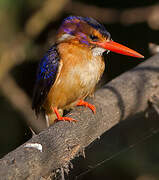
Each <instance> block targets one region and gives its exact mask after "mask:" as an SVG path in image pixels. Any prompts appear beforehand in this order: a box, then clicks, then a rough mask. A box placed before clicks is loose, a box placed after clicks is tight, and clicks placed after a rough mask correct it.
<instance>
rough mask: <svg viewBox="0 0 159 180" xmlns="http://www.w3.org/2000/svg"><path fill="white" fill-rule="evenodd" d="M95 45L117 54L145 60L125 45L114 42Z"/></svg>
mask: <svg viewBox="0 0 159 180" xmlns="http://www.w3.org/2000/svg"><path fill="white" fill-rule="evenodd" d="M93 43H94V44H97V45H98V46H100V47H102V48H104V49H107V50H110V51H112V52H116V53H119V54H123V55H127V56H133V57H137V58H144V56H143V55H141V54H139V53H138V52H136V51H134V50H132V49H130V48H128V47H126V46H124V45H121V44H119V43H116V42H114V41H112V40H110V41H107V42H93Z"/></svg>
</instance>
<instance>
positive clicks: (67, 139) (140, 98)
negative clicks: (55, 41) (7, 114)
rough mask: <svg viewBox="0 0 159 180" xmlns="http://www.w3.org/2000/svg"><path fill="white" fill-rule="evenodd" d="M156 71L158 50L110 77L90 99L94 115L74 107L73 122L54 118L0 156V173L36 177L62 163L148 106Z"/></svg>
mask: <svg viewBox="0 0 159 180" xmlns="http://www.w3.org/2000/svg"><path fill="white" fill-rule="evenodd" d="M158 72H159V54H158V55H156V56H153V57H152V58H150V59H149V60H148V61H146V62H144V63H142V64H140V65H139V66H137V67H136V68H134V69H132V70H130V71H128V72H126V73H124V74H122V75H121V76H119V77H118V78H116V79H114V80H113V81H111V82H110V83H108V84H107V85H105V86H104V87H103V88H102V89H100V90H98V91H97V92H96V95H95V97H96V98H95V100H94V101H93V100H91V101H90V102H91V103H93V104H95V105H96V107H97V113H96V115H94V114H93V113H92V112H91V111H90V110H89V109H87V108H82V107H78V108H76V109H75V110H73V111H72V112H71V117H73V118H75V119H77V120H78V122H77V123H68V122H58V123H56V124H54V125H53V126H52V127H50V128H49V129H46V130H44V131H42V132H41V133H40V134H39V135H35V136H33V138H32V139H30V140H29V141H28V142H26V143H25V144H23V145H21V146H20V147H18V148H17V149H16V150H14V151H12V152H10V153H9V154H7V155H6V156H5V157H4V158H2V159H1V160H0V177H3V179H7V180H9V179H16V180H19V179H20V180H22V179H38V178H40V177H42V176H47V175H48V174H50V172H52V171H53V170H56V169H57V168H60V167H66V166H67V165H68V163H69V162H70V160H71V159H73V158H74V157H75V156H77V155H78V153H79V152H80V151H83V149H84V148H85V147H87V146H88V145H89V144H90V143H92V142H93V141H94V140H95V139H96V138H97V137H99V136H101V135H102V134H103V133H104V132H106V131H108V130H109V129H110V128H111V127H113V126H114V125H116V124H118V123H119V122H120V121H123V120H125V119H126V118H128V117H130V116H132V115H134V114H136V113H138V112H141V111H144V110H145V109H146V108H147V107H148V100H149V99H150V98H151V97H152V96H153V95H154V94H155V93H157V92H159V85H158ZM35 143H37V144H35ZM32 146H34V147H32Z"/></svg>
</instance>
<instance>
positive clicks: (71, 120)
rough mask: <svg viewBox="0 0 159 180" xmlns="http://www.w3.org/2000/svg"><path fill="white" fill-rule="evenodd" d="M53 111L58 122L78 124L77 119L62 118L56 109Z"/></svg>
mask: <svg viewBox="0 0 159 180" xmlns="http://www.w3.org/2000/svg"><path fill="white" fill-rule="evenodd" d="M53 111H54V113H55V114H56V116H57V120H58V121H69V122H77V120H76V119H73V118H70V117H62V116H61V115H60V113H59V111H58V109H57V108H56V107H55V108H53Z"/></svg>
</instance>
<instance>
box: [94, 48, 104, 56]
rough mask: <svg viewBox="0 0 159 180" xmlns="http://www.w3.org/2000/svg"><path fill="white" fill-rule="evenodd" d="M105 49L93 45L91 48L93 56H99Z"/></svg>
mask: <svg viewBox="0 0 159 180" xmlns="http://www.w3.org/2000/svg"><path fill="white" fill-rule="evenodd" d="M105 51H106V49H104V48H101V47H95V48H93V49H92V53H93V56H101V55H102V54H103V53H104V52H105Z"/></svg>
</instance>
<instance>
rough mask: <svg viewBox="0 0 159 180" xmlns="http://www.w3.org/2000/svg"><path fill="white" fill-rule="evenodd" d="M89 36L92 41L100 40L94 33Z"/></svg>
mask: <svg viewBox="0 0 159 180" xmlns="http://www.w3.org/2000/svg"><path fill="white" fill-rule="evenodd" d="M89 37H90V39H91V40H92V41H95V42H96V41H98V37H97V36H95V35H93V34H91V35H90V36H89Z"/></svg>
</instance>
